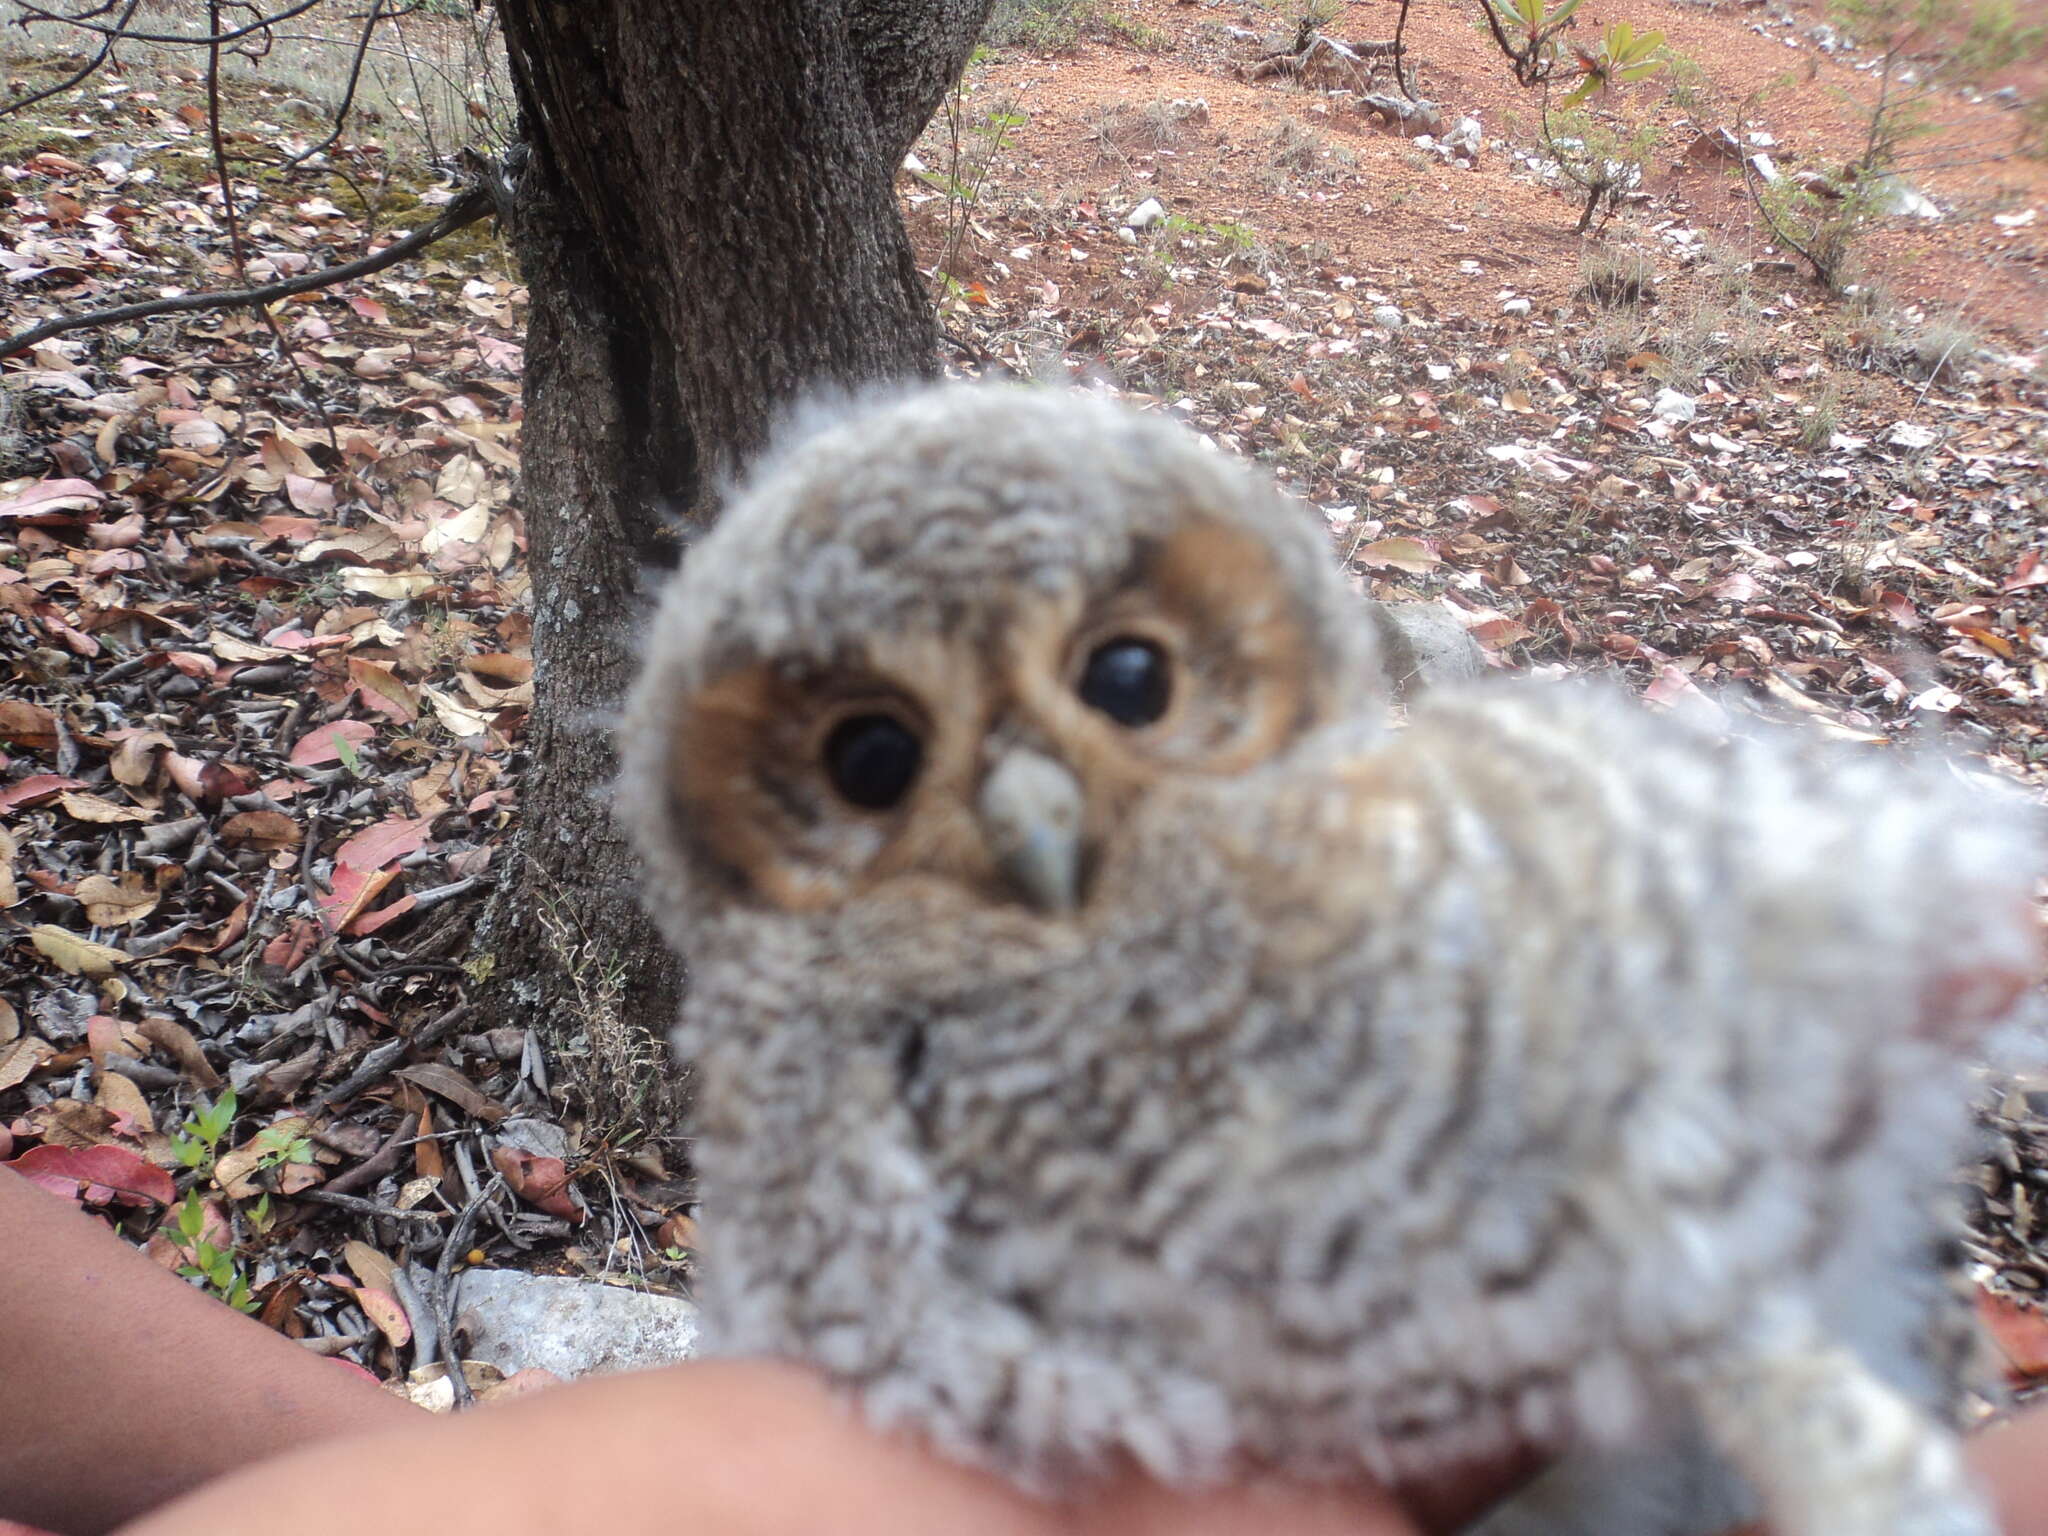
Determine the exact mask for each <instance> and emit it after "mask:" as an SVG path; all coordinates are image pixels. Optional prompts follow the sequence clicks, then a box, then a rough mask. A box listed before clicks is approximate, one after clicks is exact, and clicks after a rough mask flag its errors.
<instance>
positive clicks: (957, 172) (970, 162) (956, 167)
mask: <svg viewBox="0 0 2048 1536" xmlns="http://www.w3.org/2000/svg"><path fill="white" fill-rule="evenodd" d="M945 117H946V143H947V149H948V159H947V165H946V169H945V170H944V171H943V172H927V173H926V175H925V181H926V183H927V184H928V185H930V186H932V187H935V188H937V189H938V190H939V191H940V192H942V193H944V194H945V198H946V253H945V255H944V256H942V257H940V258H939V265H938V275H939V279H940V287H941V288H943V289H948V290H949V291H953V292H956V293H957V291H958V290H959V282H958V275H957V270H956V269H957V266H958V263H959V260H960V246H961V243H962V242H963V241H964V240H965V239H966V238H967V225H968V221H969V220H970V219H971V218H972V217H973V214H974V208H975V205H976V204H977V203H979V202H980V201H981V194H982V191H983V189H984V188H985V187H986V186H987V185H988V177H989V172H990V171H992V170H993V169H995V163H996V157H997V156H998V155H1000V154H1001V153H1002V150H1003V144H1004V142H1005V141H1006V140H1007V139H1008V138H1009V136H1010V134H1011V133H1012V132H1014V131H1015V130H1017V129H1019V128H1021V127H1023V126H1024V125H1025V124H1026V123H1027V122H1029V121H1030V119H1029V118H1028V117H1026V116H1025V115H1024V114H1023V113H1022V112H1020V111H1018V110H1017V108H1016V105H1015V103H1014V102H1013V101H1011V100H1009V99H1008V98H1004V99H1003V100H1001V101H998V102H997V103H996V105H994V106H993V107H991V108H990V109H989V110H988V111H987V112H985V113H983V114H982V115H981V117H980V118H979V119H977V120H975V121H973V122H969V121H968V113H967V82H966V76H965V75H964V74H963V75H962V76H961V78H960V81H959V82H958V83H957V84H955V85H954V87H953V91H952V94H951V95H949V96H948V97H947V98H946V109H945Z"/></svg>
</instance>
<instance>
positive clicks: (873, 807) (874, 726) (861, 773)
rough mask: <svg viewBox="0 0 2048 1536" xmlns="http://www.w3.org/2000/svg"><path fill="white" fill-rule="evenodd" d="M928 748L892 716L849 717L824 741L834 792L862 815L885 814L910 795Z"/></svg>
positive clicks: (826, 764)
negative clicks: (867, 813) (856, 807)
mask: <svg viewBox="0 0 2048 1536" xmlns="http://www.w3.org/2000/svg"><path fill="white" fill-rule="evenodd" d="M923 763H924V743H922V742H921V741H919V740H918V739H917V737H916V735H915V734H914V733H913V732H912V731H911V729H910V728H909V727H908V726H906V725H905V724H903V722H902V721H900V720H897V719H894V718H892V717H891V716H889V715H850V716H848V717H847V718H846V719H844V720H842V721H840V722H839V723H838V724H837V725H835V726H833V727H832V734H831V735H829V736H827V737H826V738H825V772H826V773H827V774H829V775H830V776H831V779H832V787H833V788H834V789H836V790H838V791H839V793H840V794H842V795H844V796H845V797H846V798H847V800H848V801H849V802H851V803H852V804H854V805H857V806H859V807H860V808H861V809H862V810H864V811H886V810H888V809H889V808H890V807H891V806H893V805H895V804H896V803H897V802H898V801H900V800H902V798H903V797H904V796H905V795H906V794H908V793H909V792H910V786H911V785H912V784H913V783H915V782H916V780H917V770H918V769H919V768H920V767H921V766H923Z"/></svg>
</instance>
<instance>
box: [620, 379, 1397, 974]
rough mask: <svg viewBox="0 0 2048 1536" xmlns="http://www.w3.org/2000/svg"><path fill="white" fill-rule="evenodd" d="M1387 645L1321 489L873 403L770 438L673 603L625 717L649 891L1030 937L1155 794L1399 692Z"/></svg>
mask: <svg viewBox="0 0 2048 1536" xmlns="http://www.w3.org/2000/svg"><path fill="white" fill-rule="evenodd" d="M1373 644H1374V641H1373V636H1372V632H1371V630H1370V628H1369V626H1368V625H1367V623H1366V622H1365V621H1364V618H1363V615H1362V610H1361V607H1360V603H1359V599H1358V598H1357V597H1356V596H1355V595H1354V594H1353V593H1352V592H1351V591H1350V590H1349V588H1348V587H1347V586H1346V584H1345V583H1344V581H1343V580H1342V579H1341V577H1340V576H1339V574H1338V572H1337V569H1336V566H1335V563H1334V562H1333V561H1332V560H1331V558H1330V555H1329V551H1328V548H1327V545H1326V542H1325V539H1324V536H1323V534H1322V532H1321V530H1320V529H1319V528H1318V527H1317V526H1316V524H1315V522H1314V520H1313V519H1312V517H1311V516H1309V515H1308V514H1306V513H1304V512H1303V511H1302V510H1301V509H1300V508H1299V507H1295V506H1291V505H1289V504H1288V503H1286V502H1284V501H1283V500H1282V499H1281V498H1280V496H1279V495H1278V494H1277V493H1276V492H1275V491H1274V490H1273V489H1272V488H1271V486H1269V485H1268V484H1267V483H1266V482H1264V481H1263V480H1261V479H1259V478H1258V477H1256V476H1255V475H1254V474H1253V473H1251V472H1250V471H1248V470H1246V469H1245V468H1243V467H1242V466H1240V465H1238V464H1236V463H1234V462H1232V461H1231V460H1230V459H1228V458H1227V457H1226V456H1224V455H1223V454H1221V453H1218V452H1216V451H1214V450H1213V449H1212V448H1210V447H1209V446H1208V445H1205V444H1203V443H1201V442H1200V441H1199V440H1198V439H1197V438H1195V437H1194V436H1193V435H1192V434H1191V433H1189V432H1188V431H1186V430H1185V429H1183V428H1181V427H1179V426H1178V425H1175V424H1172V423H1170V422H1168V421H1165V420H1162V419H1160V418H1158V417H1154V416H1146V415H1142V414H1140V413H1138V412H1136V411H1134V410H1131V409H1128V408H1126V407H1122V406H1118V405H1113V404H1110V403H1107V402H1104V401H1101V400H1098V399H1094V398H1090V397H1086V396H1082V395H1078V394H1072V393H1064V392H1054V391H1050V390H1038V389H1027V388H1020V387H993V386H963V385H949V386H942V387H938V388H931V389H924V390H920V391H918V392H915V393H911V394H908V395H904V396H901V397H898V398H893V399H888V400H885V401H881V402H875V401H873V400H869V401H866V402H863V403H860V404H858V405H857V406H855V407H854V408H852V409H850V410H843V411H840V412H838V413H837V414H836V416H835V418H834V419H831V420H830V421H829V422H828V423H826V424H825V425H823V426H819V425H817V424H816V423H815V422H814V423H812V424H811V425H810V427H809V428H808V430H803V431H800V432H799V433H798V434H796V436H795V438H794V440H793V441H790V442H788V443H786V444H785V445H784V446H781V447H779V448H777V449H776V450H774V451H772V452H771V453H770V454H768V455H767V456H766V457H765V458H764V459H763V460H762V462H761V464H760V467H759V468H758V469H757V470H756V472H755V473H754V475H753V477H752V479H751V480H750V482H749V483H747V484H746V485H744V486H743V487H742V488H741V489H740V491H739V492H738V494H737V495H735V496H734V497H733V498H732V499H731V501H730V503H729V504H728V506H727V508H726V510H725V512H724V514H723V516H722V518H721V520H720V521H719V523H718V525H717V527H716V528H715V529H714V530H713V531H712V532H711V533H710V534H708V535H707V536H706V537H705V538H704V539H703V540H702V541H701V542H699V543H698V544H697V545H696V546H695V547H694V548H692V549H691V551H690V554H689V557H688V559H687V561H686V562H685V564H684V567H683V569H682V571H681V572H680V573H679V574H678V576H677V577H676V578H675V579H674V580H673V582H672V583H671V585H670V586H669V588H668V590H667V591H666V593H665V594H664V596H663V598H662V601H661V604H660V608H659V612H658V614H657V617H656V618H655V621H654V624H653V627H652V630H651V633H650V635H649V638H648V643H647V653H646V660H645V663H644V667H643V670H642V672H641V675H640V677H639V679H638V681H637V683H636V685H635V687H634V689H633V692H632V694H631V697H630V700H629V704H628V709H627V716H626V723H625V728H624V731H623V735H622V758H623V765H624V766H623V773H622V780H621V803H622V806H623V809H624V812H625V814H626V816H627V817H628V819H629V821H630V823H631V825H632V827H633V830H634V831H635V833H636V834H637V838H638V841H639V843H640V846H641V848H642V851H643V853H644V855H645V857H646V861H647V865H648V880H649V901H650V905H651V907H652V908H653V910H654V911H655V913H656V915H657V917H658V918H659V919H660V920H661V921H662V923H663V924H664V925H665V927H666V928H667V931H668V935H669V937H670V939H671V940H672V941H674V942H676V943H677V944H678V945H680V946H681V947H683V948H684V950H685V951H686V952H689V951H691V950H692V949H693V948H694V945H695V943H696V940H697V939H698V937H699V932H698V930H699V928H700V925H701V923H702V922H703V921H704V920H705V919H706V918H707V916H708V915H712V914H718V915H726V914H732V913H741V914H748V915H750V916H763V915H784V916H789V917H794V918H797V919H799V920H801V921H802V922H804V923H807V924H810V925H811V926H812V927H813V928H815V927H816V926H817V925H818V924H827V925H829V924H831V923H833V922H835V921H837V920H838V919H839V918H841V917H842V916H847V917H849V918H850V917H851V916H852V915H853V914H858V919H859V923H860V931H861V933H862V934H864V935H866V936H867V937H866V938H864V939H863V940H862V941H861V947H862V948H863V950H866V949H869V948H872V947H873V946H875V945H877V944H880V945H881V946H882V947H884V948H888V947H892V946H896V945H901V946H904V947H905V948H906V949H907V950H909V951H915V950H916V949H917V947H918V946H919V945H921V944H929V943H930V942H931V939H932V935H933V934H934V933H935V932H937V931H940V930H941V929H943V930H945V931H947V932H955V931H958V929H959V926H960V925H961V924H962V923H963V922H965V923H970V924H972V923H980V924H982V925H983V926H984V927H985V928H987V929H988V930H989V931H990V932H991V933H995V934H1001V935H1003V936H1005V937H1006V941H1007V942H1010V943H1012V944H1013V945H1022V946H1024V947H1025V948H1026V949H1028V948H1029V947H1030V946H1031V945H1032V943H1034V942H1035V941H1036V940H1038V939H1040V938H1043V937H1044V936H1046V935H1048V934H1050V933H1053V932H1056V931H1060V930H1062V929H1063V928H1071V926H1072V925H1074V924H1076V923H1081V922H1085V921H1086V919H1087V914H1088V912H1089V909H1090V900H1091V896H1092V895H1093V894H1094V893H1095V891H1096V890H1097V889H1098V886H1099V883H1100V877H1101V875H1102V872H1103V870H1104V868H1105V866H1106V864H1108V863H1109V862H1111V861H1113V860H1114V859H1115V857H1116V851H1117V847H1118V844H1119V839H1120V838H1121V837H1123V836H1125V835H1126V832H1127V829H1128V828H1130V827H1131V826H1132V825H1133V824H1134V822H1135V821H1136V820H1137V818H1138V817H1139V816H1140V814H1141V812H1142V811H1143V809H1144V806H1145V804H1146V802H1147V801H1148V800H1149V799H1150V798H1152V797H1154V796H1157V795H1160V794H1161V793H1163V792H1166V791H1168V790H1169V789H1171V788H1173V787H1175V786H1181V787H1186V786H1189V785H1191V784H1197V783H1199V784H1201V785H1204V786H1209V787H1213V788H1227V784H1228V781H1229V780H1231V779H1232V778H1234V777H1236V776H1239V775H1243V774H1247V773H1250V772H1253V771H1255V770H1257V769H1258V768H1260V767H1261V766H1262V765H1264V764H1267V763H1269V762H1271V761H1273V760H1274V759H1275V758H1277V757H1279V756H1280V755H1282V754H1284V753H1286V752H1287V751H1288V750H1289V748H1290V746H1292V745H1293V744H1294V743H1296V742H1297V741H1299V740H1301V739H1302V738H1303V737H1304V736H1306V735H1307V734H1308V733H1310V732H1312V731H1315V730H1316V729H1317V728H1318V727H1320V726H1322V725H1324V724H1327V723H1330V722H1333V721H1337V720H1340V719H1346V718H1352V719H1356V718H1361V717H1370V716H1371V715H1373V714H1374V713H1375V711H1376V710H1377V708H1378V707H1379V703H1380V700H1379V697H1378V682H1377V679H1378V678H1379V676H1380V671H1379V668H1378V667H1377V666H1376V664H1375V656H1374V653H1373ZM877 935H887V936H888V937H887V938H886V939H884V938H877V937H876V936H877ZM852 945H853V941H852V940H851V939H850V938H849V939H847V940H846V944H845V947H846V948H850V947H852ZM839 952H840V953H844V952H845V949H844V948H840V949H839ZM871 958H873V959H874V960H875V961H876V963H877V964H878V965H887V964H889V963H890V957H888V956H886V955H884V956H874V957H871ZM898 958H899V959H900V960H901V961H902V963H903V964H906V965H907V964H909V963H910V962H911V960H912V959H914V955H913V954H909V953H906V954H905V955H903V956H901V957H898Z"/></svg>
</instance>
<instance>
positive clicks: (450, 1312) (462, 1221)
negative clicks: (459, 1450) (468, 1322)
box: [427, 1173, 505, 1408]
mask: <svg viewBox="0 0 2048 1536" xmlns="http://www.w3.org/2000/svg"><path fill="white" fill-rule="evenodd" d="M504 1187H505V1175H504V1174H502V1173H494V1174H492V1175H491V1182H490V1183H488V1184H486V1185H485V1186H484V1187H483V1191H482V1192H481V1193H480V1194H478V1195H477V1197H476V1198H475V1199H474V1200H472V1201H470V1202H469V1204H467V1205H465V1206H464V1207H463V1208H462V1214H461V1215H460V1216H458V1217H456V1218H455V1230H454V1231H452V1232H450V1233H449V1234H448V1241H447V1242H445V1243H443V1244H442V1245H441V1252H440V1253H439V1255H437V1256H436V1258H435V1260H434V1271H433V1280H432V1282H431V1286H430V1289H431V1292H432V1294H431V1295H430V1296H429V1297H428V1298H427V1304H428V1306H430V1307H431V1308H432V1309H433V1311H434V1316H435V1321H436V1322H437V1323H438V1324H439V1326H440V1332H441V1362H442V1364H444V1365H446V1366H447V1367H448V1384H449V1385H450V1386H451V1387H453V1388H454V1389H455V1406H456V1407H458V1408H467V1407H469V1406H470V1405H471V1404H472V1403H474V1402H475V1401H476V1395H475V1394H474V1393H472V1392H471V1391H470V1390H469V1379H468V1378H467V1377H466V1376H464V1375H463V1374H462V1351H461V1350H459V1349H458V1348H456V1345H455V1304H454V1301H453V1299H452V1298H451V1297H450V1296H449V1294H448V1279H449V1271H450V1270H451V1269H452V1268H453V1267H454V1265H455V1261H456V1259H458V1258H459V1257H461V1255H462V1254H464V1253H466V1252H467V1251H468V1250H467V1249H466V1248H464V1247H463V1244H465V1243H467V1242H468V1241H469V1234H470V1233H471V1232H472V1231H473V1230H474V1229H475V1227H476V1219H477V1217H478V1216H479V1215H480V1214H482V1212H483V1209H484V1206H485V1205H486V1204H487V1203H488V1202H489V1201H490V1200H491V1198H492V1197H493V1196H495V1195H496V1194H497V1193H498V1191H499V1190H501V1189H503V1188H504Z"/></svg>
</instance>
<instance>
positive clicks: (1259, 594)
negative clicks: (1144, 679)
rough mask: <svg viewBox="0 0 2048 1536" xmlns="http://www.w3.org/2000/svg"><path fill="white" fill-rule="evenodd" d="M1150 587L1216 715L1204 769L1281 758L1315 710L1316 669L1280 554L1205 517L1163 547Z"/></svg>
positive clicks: (1176, 533)
mask: <svg viewBox="0 0 2048 1536" xmlns="http://www.w3.org/2000/svg"><path fill="white" fill-rule="evenodd" d="M1150 586H1151V589H1152V591H1153V593H1154V594H1155V595H1156V598H1157V601H1158V603H1159V605H1160V608H1161V609H1162V611H1164V612H1165V613H1167V614H1168V615H1170V616H1171V617H1172V618H1173V620H1174V621H1175V627H1176V628H1177V629H1179V630H1180V632H1181V634H1182V635H1183V636H1184V637H1185V639H1186V643H1187V645H1188V647H1189V655H1188V657H1187V661H1188V664H1189V665H1190V666H1191V667H1192V668H1193V670H1194V672H1195V673H1196V676H1197V679H1198V682H1199V685H1200V686H1201V688H1202V689H1203V690H1204V691H1205V693H1206V694H1207V697H1208V701H1209V713H1211V714H1213V715H1214V716H1215V718H1214V719H1213V720H1212V721H1210V722H1209V729H1208V730H1206V731H1205V732H1204V734H1205V735H1206V736H1207V737H1208V740H1207V742H1206V746H1205V751H1204V753H1203V762H1202V766H1203V767H1204V768H1206V769H1207V770H1209V771H1211V772H1220V773H1230V772H1237V771H1241V770H1243V769H1245V768H1249V767H1251V766H1253V765H1254V764H1257V763H1261V762H1264V761H1265V760H1266V759H1268V758H1270V757H1272V756H1273V755H1274V754H1275V753H1276V752H1279V751H1280V750H1281V749H1282V748H1283V747H1285V746H1286V744H1287V743H1288V741H1289V740H1291V739H1292V738H1293V737H1294V736H1295V735H1296V734H1297V733H1298V732H1299V731H1300V730H1301V729H1302V727H1303V726H1304V724H1306V723H1307V720H1308V718H1309V716H1310V715H1311V713H1312V710H1313V707H1314V703H1315V700H1314V697H1313V691H1314V669H1313V667H1312V665H1311V655H1312V637H1311V636H1310V635H1309V633H1308V631H1307V628H1306V626H1305V624H1304V622H1303V613H1302V610H1301V608H1300V606H1299V604H1298V602H1297V601H1295V599H1294V597H1293V594H1292V593H1291V591H1290V589H1289V587H1288V583H1287V580H1286V577H1285V576H1284V575H1283V573H1282V572H1281V570H1280V568H1279V565H1278V563H1277V562H1276V561H1275V559H1274V557H1273V551H1272V548H1271V547H1270V546H1269V545H1268V544H1267V543H1266V542H1265V541H1263V540H1262V539H1260V538H1259V537H1258V536H1257V535H1256V534H1254V533H1253V532H1252V531H1251V530H1250V529H1247V528H1242V527H1238V526H1235V525H1234V524H1231V523H1227V522H1223V521H1220V520H1218V519H1214V518H1208V517H1196V518H1193V519H1192V520H1190V521H1189V522H1188V523H1187V524H1186V525H1185V526H1183V527H1181V528H1178V529H1176V530H1175V531H1173V532H1172V533H1170V534H1168V535H1167V536H1166V538H1164V539H1163V540H1161V541H1160V543H1159V545H1158V550H1157V555H1156V557H1155V559H1154V561H1153V564H1152V569H1151V571H1150Z"/></svg>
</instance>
